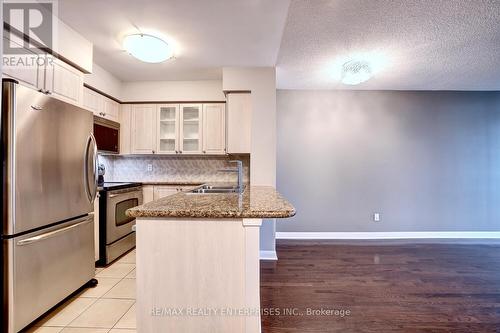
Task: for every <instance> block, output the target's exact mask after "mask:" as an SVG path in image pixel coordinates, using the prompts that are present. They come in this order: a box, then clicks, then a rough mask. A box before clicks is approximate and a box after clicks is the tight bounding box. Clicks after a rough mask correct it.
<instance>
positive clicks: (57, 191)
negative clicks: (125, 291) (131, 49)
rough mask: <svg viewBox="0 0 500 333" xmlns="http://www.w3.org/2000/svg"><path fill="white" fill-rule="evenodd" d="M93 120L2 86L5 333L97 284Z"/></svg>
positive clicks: (38, 95)
mask: <svg viewBox="0 0 500 333" xmlns="http://www.w3.org/2000/svg"><path fill="white" fill-rule="evenodd" d="M92 128H93V116H92V113H91V112H89V111H87V110H84V109H81V108H79V107H76V106H74V105H72V104H68V103H65V102H62V101H60V100H58V99H56V98H53V97H50V96H49V95H45V94H43V93H41V92H38V91H35V90H33V89H29V88H27V87H24V86H22V85H20V84H18V83H17V82H16V81H15V80H11V79H4V80H3V82H2V114H1V140H2V144H1V154H2V157H3V168H2V191H3V196H2V199H3V200H2V219H3V221H2V222H3V229H2V236H1V237H2V256H1V258H2V266H1V267H2V282H3V288H2V301H3V305H2V306H3V309H2V310H3V311H2V316H3V318H2V326H3V327H2V332H17V331H19V330H21V329H22V328H24V327H25V326H26V325H28V324H30V323H31V322H32V321H33V320H35V319H36V318H38V317H39V316H40V315H42V314H43V313H44V312H46V311H47V310H49V309H50V308H51V307H53V306H54V305H56V304H57V303H59V302H60V301H62V300H63V299H65V298H66V297H67V296H69V295H70V294H71V293H73V292H74V291H76V290H77V289H79V288H80V287H82V286H83V285H85V284H87V283H89V281H92V282H95V280H92V279H93V277H94V272H95V269H94V223H93V213H92V211H93V203H92V202H93V200H94V198H95V195H96V191H97V156H96V154H97V147H96V144H95V140H94V139H93V136H92Z"/></svg>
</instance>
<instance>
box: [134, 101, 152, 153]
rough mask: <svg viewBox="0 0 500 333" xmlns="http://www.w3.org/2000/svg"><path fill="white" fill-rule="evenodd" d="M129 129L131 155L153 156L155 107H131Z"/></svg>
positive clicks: (148, 105)
mask: <svg viewBox="0 0 500 333" xmlns="http://www.w3.org/2000/svg"><path fill="white" fill-rule="evenodd" d="M130 128H131V136H130V145H131V153H132V154H154V153H155V151H156V105H155V104H134V105H132V106H131V126H130Z"/></svg>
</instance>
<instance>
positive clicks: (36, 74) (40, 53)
mask: <svg viewBox="0 0 500 333" xmlns="http://www.w3.org/2000/svg"><path fill="white" fill-rule="evenodd" d="M54 20H55V21H54V24H59V25H58V29H59V30H58V33H57V35H56V39H55V42H54V44H53V45H50V47H47V46H46V45H44V44H41V43H40V42H39V41H34V40H32V39H30V40H29V42H27V41H25V40H24V39H27V38H28V37H26V36H24V35H23V34H22V33H21V32H20V31H19V30H16V29H15V28H12V27H9V29H10V30H6V29H4V31H3V34H4V37H3V42H4V45H9V46H10V47H9V50H10V52H11V53H8V54H7V58H8V59H12V63H7V64H6V63H5V60H4V65H3V66H2V72H3V74H4V75H5V76H8V77H12V78H14V79H16V80H18V81H19V82H20V83H21V84H23V85H26V86H28V87H30V88H33V89H37V90H39V91H40V92H43V93H45V94H48V95H52V96H53V97H55V98H58V99H61V100H63V101H65V102H68V103H72V104H75V105H78V106H81V105H82V99H83V73H84V72H90V71H91V70H92V44H91V43H89V42H88V41H86V40H85V39H84V38H83V37H81V36H80V35H78V34H77V33H76V32H75V31H73V30H71V28H69V27H67V26H66V25H65V24H64V23H62V22H59V21H58V20H57V18H54Z"/></svg>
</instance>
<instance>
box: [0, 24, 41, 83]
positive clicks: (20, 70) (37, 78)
mask: <svg viewBox="0 0 500 333" xmlns="http://www.w3.org/2000/svg"><path fill="white" fill-rule="evenodd" d="M4 34H5V31H4ZM20 43H22V41H21V40H19V41H17V40H10V39H8V38H7V36H6V35H4V37H3V44H4V45H8V44H10V45H15V46H16V47H19V48H23V50H24V51H25V52H26V56H27V58H26V59H28V60H29V65H24V66H21V65H18V66H10V65H8V64H7V65H6V63H5V60H4V64H3V67H2V72H3V74H4V76H6V77H10V78H13V79H16V80H18V81H19V83H21V84H23V85H25V86H28V87H30V88H33V89H36V90H38V89H41V88H43V83H44V82H43V79H44V66H43V62H44V59H45V54H37V53H35V52H34V50H32V49H27V48H24V47H23V46H21V44H20ZM5 57H7V59H9V58H8V57H9V56H8V55H4V59H5ZM12 59H13V60H15V58H14V57H13V58H12Z"/></svg>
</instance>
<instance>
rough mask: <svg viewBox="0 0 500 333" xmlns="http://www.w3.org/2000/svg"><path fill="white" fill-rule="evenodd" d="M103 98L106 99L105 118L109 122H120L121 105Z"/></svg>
mask: <svg viewBox="0 0 500 333" xmlns="http://www.w3.org/2000/svg"><path fill="white" fill-rule="evenodd" d="M102 98H103V99H104V103H103V105H104V110H103V113H104V114H103V117H104V118H106V119H109V120H113V121H119V119H118V118H119V115H118V113H119V109H120V104H118V103H117V102H115V101H113V100H112V99H109V98H107V97H105V96H102Z"/></svg>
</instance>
